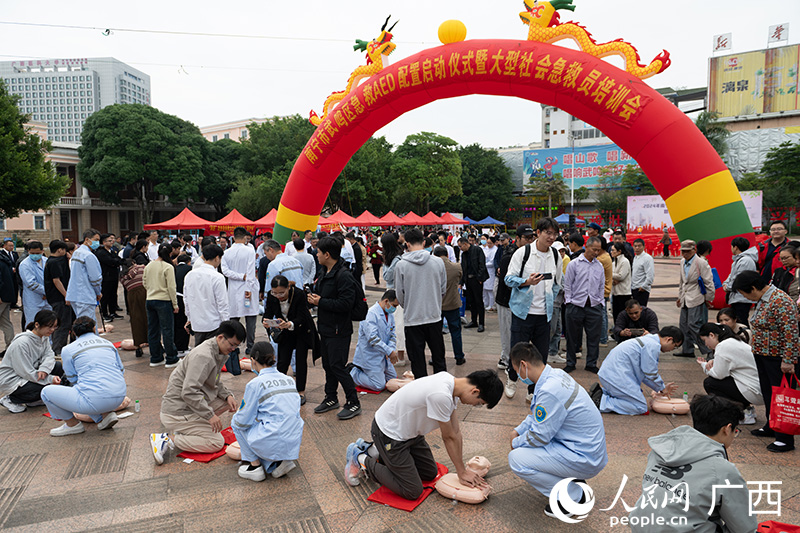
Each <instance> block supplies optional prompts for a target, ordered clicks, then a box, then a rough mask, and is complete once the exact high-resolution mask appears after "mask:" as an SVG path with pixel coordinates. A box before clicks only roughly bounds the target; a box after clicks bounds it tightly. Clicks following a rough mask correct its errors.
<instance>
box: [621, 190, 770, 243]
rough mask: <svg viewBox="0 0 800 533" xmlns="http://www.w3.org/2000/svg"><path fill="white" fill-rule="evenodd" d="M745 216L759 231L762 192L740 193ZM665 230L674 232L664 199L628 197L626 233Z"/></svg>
mask: <svg viewBox="0 0 800 533" xmlns="http://www.w3.org/2000/svg"><path fill="white" fill-rule="evenodd" d="M739 194H740V195H741V196H742V201H743V202H744V206H745V209H747V214H748V215H749V216H750V223H751V224H752V225H753V230H754V231H761V218H762V215H763V202H762V199H763V193H762V191H741V192H740V193H739ZM664 228H667V229H668V230H669V231H671V232H674V231H675V225H674V224H673V223H672V219H671V218H670V216H669V211H668V210H667V206H666V204H665V203H664V199H663V198H661V196H659V195H657V194H656V195H652V196H628V221H627V233H628V234H629V235H632V234H642V233H661V232H662V231H664Z"/></svg>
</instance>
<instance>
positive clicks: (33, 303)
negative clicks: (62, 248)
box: [19, 256, 52, 324]
mask: <svg viewBox="0 0 800 533" xmlns="http://www.w3.org/2000/svg"><path fill="white" fill-rule="evenodd" d="M44 263H45V259H44V257H42V259H40V260H39V262H36V261H31V258H30V256H28V257H26V258H25V259H23V260H22V262H20V264H19V276H20V278H22V307H23V309H24V311H25V323H26V324H30V323H31V322H33V317H35V316H36V313H38V312H39V311H41V310H42V309H52V308H51V307H50V304H49V303H47V300H46V299H45V298H44Z"/></svg>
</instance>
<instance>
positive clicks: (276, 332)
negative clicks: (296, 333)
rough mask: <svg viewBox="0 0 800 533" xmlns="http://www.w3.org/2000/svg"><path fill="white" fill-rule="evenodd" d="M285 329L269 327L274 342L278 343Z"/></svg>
mask: <svg viewBox="0 0 800 533" xmlns="http://www.w3.org/2000/svg"><path fill="white" fill-rule="evenodd" d="M283 331H284V330H282V329H281V328H269V336H270V338H271V339H272V342H274V343H276V344H277V343H278V341H280V340H281V337H282V336H283Z"/></svg>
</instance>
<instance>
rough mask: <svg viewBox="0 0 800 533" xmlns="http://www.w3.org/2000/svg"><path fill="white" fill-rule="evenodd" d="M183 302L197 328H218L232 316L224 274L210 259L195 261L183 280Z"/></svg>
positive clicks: (187, 315)
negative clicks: (211, 263) (210, 263)
mask: <svg viewBox="0 0 800 533" xmlns="http://www.w3.org/2000/svg"><path fill="white" fill-rule="evenodd" d="M183 303H184V306H185V307H186V319H187V320H188V321H189V322H191V323H192V329H193V330H194V331H196V332H201V333H206V332H209V331H215V330H216V329H217V328H218V327H219V325H220V324H221V323H222V322H224V321H226V320H228V319H230V313H229V306H228V290H227V289H226V288H225V276H223V275H222V274H220V273H219V272H217V269H216V268H214V267H213V266H211V265H209V264H208V263H205V262H202V261H201V262H200V263H199V264H196V265H195V266H194V267H193V268H192V270H191V272H189V273H187V274H186V278H184V280H183Z"/></svg>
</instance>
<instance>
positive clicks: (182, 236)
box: [178, 233, 192, 241]
mask: <svg viewBox="0 0 800 533" xmlns="http://www.w3.org/2000/svg"><path fill="white" fill-rule="evenodd" d="M178 238H179V239H180V240H182V241H191V240H192V236H191V235H189V234H188V233H181V234H180V235H178Z"/></svg>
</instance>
